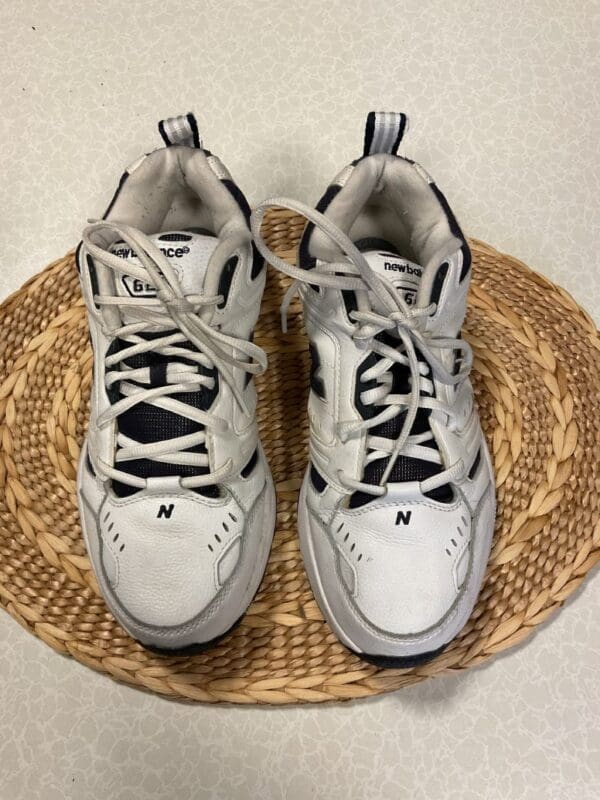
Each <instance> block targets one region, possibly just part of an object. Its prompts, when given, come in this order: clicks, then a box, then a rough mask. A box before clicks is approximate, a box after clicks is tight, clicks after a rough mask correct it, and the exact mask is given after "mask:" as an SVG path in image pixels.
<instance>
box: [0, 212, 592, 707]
mask: <svg viewBox="0 0 600 800" xmlns="http://www.w3.org/2000/svg"><path fill="white" fill-rule="evenodd" d="M302 227H303V222H302V220H301V219H299V218H297V217H295V216H293V215H291V214H289V213H288V212H284V211H280V212H275V213H271V214H270V215H269V216H268V217H267V219H266V221H265V229H264V232H265V234H266V239H267V242H268V244H269V245H270V246H271V247H272V248H273V249H275V250H276V251H277V252H278V253H279V254H280V255H283V256H284V257H286V258H290V259H291V258H293V254H294V247H295V245H296V243H297V240H298V237H299V235H300V233H301V231H302ZM471 245H472V248H473V256H474V271H473V284H472V290H471V294H470V299H469V312H468V316H467V321H466V323H465V328H464V335H465V336H466V338H467V339H468V340H469V342H470V343H471V345H472V346H473V349H474V355H475V361H474V370H473V380H474V386H475V393H476V398H477V402H478V405H479V409H480V413H481V419H482V424H483V427H484V430H485V433H486V436H487V439H488V442H489V445H490V449H491V452H492V454H493V460H494V464H495V471H496V486H497V495H498V517H497V524H496V532H495V539H494V546H493V550H492V554H491V557H490V563H489V567H488V570H487V574H486V577H485V582H484V585H483V589H482V592H481V595H480V598H479V601H478V603H477V606H476V608H475V611H474V612H473V615H472V617H471V619H470V620H469V622H468V624H467V625H466V627H465V628H464V630H463V631H462V632H461V634H460V635H459V636H458V637H457V638H456V639H455V640H454V642H453V643H452V644H451V645H450V646H449V647H448V648H447V649H446V650H445V651H444V652H443V653H442V654H441V655H440V656H438V658H436V659H435V660H434V661H432V662H430V663H429V664H427V665H425V666H422V667H419V668H414V669H407V670H382V669H378V668H376V667H374V666H371V665H369V664H367V663H365V662H363V661H361V660H360V659H359V658H358V657H357V656H355V655H353V654H352V653H350V652H348V651H347V650H346V649H345V648H344V647H343V646H342V645H341V644H340V643H339V642H338V641H337V640H336V638H335V636H334V635H333V634H332V633H331V631H330V630H329V628H328V627H327V625H326V624H325V622H324V621H323V619H322V616H321V613H320V611H319V609H318V607H317V605H316V603H315V601H314V598H313V596H312V594H311V591H310V588H309V585H308V581H307V578H306V576H305V573H304V570H303V566H302V559H301V556H300V551H299V546H298V540H297V536H296V499H297V494H298V489H299V486H300V482H301V478H302V474H303V471H304V467H305V464H306V459H307V436H308V430H307V420H306V413H305V409H306V401H307V392H308V384H309V359H308V353H307V342H306V339H305V336H304V334H303V331H302V328H301V311H300V307H299V305H298V301H297V300H296V301H295V302H294V304H293V305H292V307H291V309H290V332H289V333H288V334H287V335H283V334H282V333H281V332H280V317H279V303H280V299H281V297H282V295H283V292H284V291H285V289H286V288H287V286H288V280H287V279H286V278H284V277H282V276H281V275H280V274H275V273H274V272H273V271H270V274H269V281H268V286H267V290H266V294H265V298H264V301H263V310H262V315H261V318H260V321H259V324H258V327H257V330H256V337H255V340H256V342H257V344H259V345H261V346H262V347H264V348H265V349H266V351H267V353H268V355H269V370H268V372H267V373H266V374H265V375H264V376H262V377H261V378H259V379H258V381H257V386H258V394H259V404H258V415H259V422H260V429H261V435H262V441H263V443H264V445H265V449H266V453H267V457H268V459H269V462H270V465H271V469H272V470H273V475H274V479H275V484H276V487H277V502H278V516H277V531H276V534H275V540H274V544H273V550H272V553H271V558H270V561H269V564H268V567H267V571H266V574H265V577H264V579H263V582H262V585H261V588H260V591H259V593H258V595H257V597H256V598H255V600H254V602H253V603H252V605H251V607H250V609H249V610H248V613H247V614H246V616H245V617H244V618H243V620H242V622H241V624H240V625H239V626H238V627H237V628H236V629H235V630H234V631H233V632H232V633H230V634H229V635H228V636H227V637H226V638H225V639H223V640H222V641H221V642H220V643H219V644H217V645H216V646H215V647H213V648H212V649H211V650H209V651H207V652H205V653H203V654H201V655H197V656H193V657H167V658H165V657H162V656H158V655H154V654H153V653H150V652H147V651H145V650H144V649H143V648H142V647H141V646H140V645H139V644H137V643H136V642H135V641H133V640H132V639H131V638H129V636H127V634H126V633H124V631H123V630H122V629H121V628H120V627H119V625H117V623H116V622H115V621H114V619H113V617H112V616H111V614H110V613H109V611H108V610H107V609H106V606H105V605H104V602H103V601H102V598H101V596H100V594H99V591H98V586H97V584H96V580H95V578H94V575H93V573H92V572H91V570H90V564H89V561H88V558H87V555H86V552H85V548H84V544H83V539H82V537H81V531H80V527H79V519H78V513H77V505H76V498H75V477H76V469H77V459H78V455H79V449H80V446H81V442H82V439H83V436H84V432H85V427H86V422H87V412H88V397H89V391H90V381H91V366H92V359H91V352H90V348H89V344H88V335H87V328H86V320H85V309H84V305H83V302H82V300H81V297H80V293H79V286H78V280H77V273H76V269H75V265H74V258H73V254H72V253H71V254H68V255H67V256H65V257H64V258H62V259H60V260H59V261H56V262H55V263H54V264H51V265H50V266H49V267H47V268H46V269H45V270H44V271H43V272H42V273H41V274H40V275H38V276H37V277H35V278H34V279H32V280H30V281H29V282H28V283H27V284H25V286H23V288H22V289H20V290H19V291H18V292H16V294H14V295H12V296H11V297H10V298H9V299H8V300H6V301H5V303H4V304H3V305H2V306H1V307H0V324H1V326H2V343H1V345H0V441H1V447H0V602H1V604H2V606H3V607H4V608H6V610H7V611H8V612H9V613H10V614H11V615H12V616H13V617H14V618H15V619H16V620H18V621H19V622H20V623H21V624H22V625H23V626H24V627H25V628H27V629H28V630H30V631H31V632H33V633H35V634H36V636H39V637H40V638H41V639H43V640H44V641H45V642H46V643H47V644H48V645H50V647H52V648H54V649H55V650H57V651H59V652H61V653H66V654H70V655H71V656H73V657H74V658H75V659H77V660H78V661H80V662H82V663H83V664H85V665H87V666H89V667H92V668H93V669H96V670H100V671H102V672H105V673H107V674H108V675H110V676H112V677H113V678H116V679H118V680H121V681H125V682H127V683H129V684H133V685H135V686H139V687H143V688H146V689H149V690H151V691H155V692H158V693H161V694H163V695H167V696H171V697H177V698H186V699H190V700H198V701H206V702H219V701H229V702H234V703H276V704H284V703H298V702H322V701H326V700H341V699H348V698H356V697H368V696H371V695H376V694H380V693H382V692H387V691H390V690H393V689H397V688H399V687H401V686H406V685H407V684H411V683H415V682H416V681H420V680H423V679H424V678H427V677H430V676H434V675H439V674H441V673H444V672H449V671H456V670H460V669H465V668H467V667H471V666H475V665H477V664H481V663H482V662H483V661H485V660H486V659H488V658H490V657H491V656H493V655H494V654H495V653H498V652H500V651H501V650H504V649H506V648H508V647H511V646H513V645H515V644H517V643H519V642H522V641H523V640H524V639H525V638H526V637H527V636H529V635H530V634H531V633H532V631H533V630H534V629H535V627H536V625H539V624H540V623H542V622H544V621H545V620H546V619H547V618H548V617H549V616H550V615H551V614H552V613H553V612H554V611H555V610H556V609H557V608H558V607H559V606H560V605H561V603H562V602H563V601H564V600H565V599H566V598H567V597H568V596H569V595H570V594H571V593H572V592H573V591H574V590H575V589H576V588H577V587H578V586H579V585H580V583H581V582H582V580H583V579H584V577H585V575H586V573H587V572H588V571H589V570H590V569H591V568H592V567H593V566H594V564H596V563H597V562H598V560H599V559H600V523H599V514H598V485H599V484H598V481H599V476H598V463H599V461H600V458H599V455H600V453H599V448H600V445H599V435H598V427H597V425H598V419H599V418H600V377H599V376H600V338H599V336H598V331H597V330H596V328H595V326H594V324H593V323H592V321H591V319H590V318H589V316H588V315H587V314H586V313H585V312H584V311H583V310H582V309H581V308H579V307H578V306H577V304H576V303H575V302H574V301H573V299H572V298H571V297H569V295H568V294H566V292H564V291H563V290H562V289H560V288H559V287H557V286H555V285H554V284H552V283H551V282H550V281H548V280H547V279H545V278H543V277H542V276H541V275H538V274H536V273H534V272H532V271H531V270H530V269H528V268H527V267H526V266H525V265H524V264H522V263H520V262H519V261H517V260H515V259H514V258H511V257H510V256H506V255H502V254H500V253H498V252H497V251H495V250H494V249H492V248H491V247H489V246H488V245H486V244H484V243H482V242H478V241H472V242H471Z"/></svg>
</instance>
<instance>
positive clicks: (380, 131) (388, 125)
mask: <svg viewBox="0 0 600 800" xmlns="http://www.w3.org/2000/svg"><path fill="white" fill-rule="evenodd" d="M407 130H408V117H407V116H406V114H401V113H396V112H393V111H370V112H369V114H368V115H367V122H366V125H365V147H364V152H363V155H365V156H372V155H374V154H375V153H389V154H391V155H396V154H397V152H398V147H399V146H400V142H401V141H402V137H403V136H404V134H405V133H406V131H407Z"/></svg>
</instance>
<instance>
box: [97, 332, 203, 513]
mask: <svg viewBox="0 0 600 800" xmlns="http://www.w3.org/2000/svg"><path fill="white" fill-rule="evenodd" d="M175 332H176V331H168V332H167V331H160V332H153V333H146V334H144V335H143V338H145V339H156V338H161V337H163V336H167V335H169V334H170V333H175ZM129 346H130V345H129V343H128V342H124V341H121V340H116V341H115V342H113V344H112V345H111V347H110V349H109V352H108V353H107V355H111V354H112V353H114V352H118V351H119V350H124V349H126V348H127V347H129ZM185 346H186V347H187V348H188V349H190V350H192V351H193V352H198V351H197V349H196V348H195V347H193V346H192V345H191V344H189V343H187V344H186V345H185ZM177 360H178V361H179V362H180V363H183V364H191V365H193V366H196V368H197V369H198V371H199V372H200V373H201V374H203V375H209V376H210V377H212V378H214V381H215V385H214V388H213V389H211V390H208V389H207V388H206V387H201V389H200V390H199V391H197V392H179V393H177V394H172V395H169V397H171V398H173V399H174V400H178V401H179V402H181V403H185V404H186V405H189V406H192V407H193V408H199V409H202V410H203V411H207V410H208V409H209V408H210V407H211V405H212V403H213V401H214V399H215V397H216V396H217V394H218V391H219V386H218V383H219V381H218V374H217V371H216V370H215V369H212V370H207V369H205V368H204V367H202V366H200V365H197V364H195V363H194V362H193V361H191V360H190V359H185V358H180V359H179V358H178V359H177ZM169 361H172V357H171V356H163V355H160V354H159V353H153V352H152V353H142V354H140V355H138V356H134V357H133V358H130V359H127V361H125V362H123V363H124V364H126V365H127V366H129V367H131V368H133V369H140V368H146V367H149V368H150V384H144V386H146V387H147V388H153V387H154V386H162V385H164V381H165V376H166V369H167V364H168V363H169ZM121 397H123V395H122V394H121V393H120V391H119V388H118V385H116V384H115V385H114V386H113V387H112V389H111V391H110V399H111V402H112V403H115V402H116V401H117V400H120V399H121ZM117 426H118V429H119V432H120V433H122V434H124V435H125V436H128V437H130V438H131V439H134V440H135V441H137V442H140V444H149V443H151V442H159V441H163V440H165V439H174V438H177V437H179V436H188V435H189V434H192V433H197V432H198V431H201V430H202V429H203V426H202V425H200V424H198V423H197V422H195V421H194V420H191V419H188V418H186V417H182V416H180V415H179V414H173V413H171V412H170V411H166V410H165V409H162V408H157V407H156V406H154V405H151V404H150V403H138V404H137V405H135V406H133V408H130V409H129V410H128V411H125V412H124V413H123V414H120V415H119V417H118V419H117ZM188 452H193V453H206V447H205V446H204V445H199V446H196V447H192V448H190V449H189V451H188ZM116 466H117V468H118V469H120V470H122V471H123V472H128V473H129V474H130V475H135V476H137V477H139V478H158V477H167V476H174V475H180V476H181V477H182V478H187V477H194V476H197V475H204V474H206V473H207V472H208V471H209V470H208V468H207V467H196V466H191V465H185V464H169V463H164V462H159V461H153V460H151V459H136V460H135V461H123V462H119V463H117V464H116ZM113 491H114V492H115V494H116V495H118V496H119V497H127V496H128V495H131V494H134V493H135V492H136V491H138V490H137V489H136V488H135V487H133V486H128V485H127V484H124V483H120V482H119V481H113ZM195 491H197V492H198V493H199V494H202V495H205V496H207V497H218V496H219V489H218V487H217V486H204V487H200V488H199V489H196V490H195Z"/></svg>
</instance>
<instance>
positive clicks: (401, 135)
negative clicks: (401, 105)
mask: <svg viewBox="0 0 600 800" xmlns="http://www.w3.org/2000/svg"><path fill="white" fill-rule="evenodd" d="M407 122H408V117H407V116H406V114H400V130H399V131H398V136H396V141H395V142H394V144H393V145H392V153H393V154H394V155H396V153H397V152H398V148H399V147H400V142H401V141H402V139H403V138H404V134H405V133H406V123H407Z"/></svg>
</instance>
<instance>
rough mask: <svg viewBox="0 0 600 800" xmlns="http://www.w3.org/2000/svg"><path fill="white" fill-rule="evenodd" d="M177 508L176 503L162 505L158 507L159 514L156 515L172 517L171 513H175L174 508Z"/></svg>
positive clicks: (157, 516) (158, 516) (158, 517)
mask: <svg viewBox="0 0 600 800" xmlns="http://www.w3.org/2000/svg"><path fill="white" fill-rule="evenodd" d="M174 508H175V504H174V503H169V505H168V506H161V507H160V508H159V509H158V514H157V515H156V518H157V519H160V518H161V517H165V518H166V519H171V514H172V513H173V509H174Z"/></svg>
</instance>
